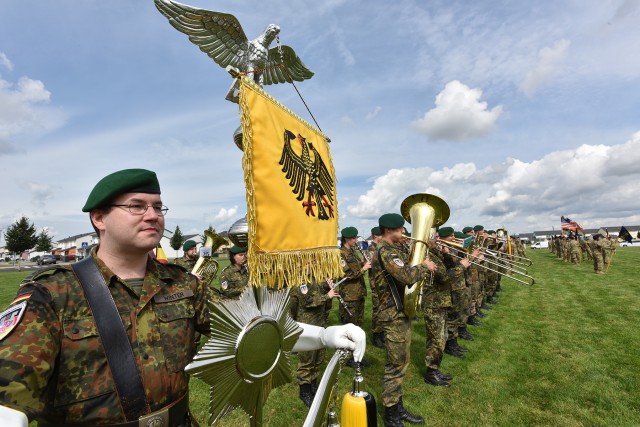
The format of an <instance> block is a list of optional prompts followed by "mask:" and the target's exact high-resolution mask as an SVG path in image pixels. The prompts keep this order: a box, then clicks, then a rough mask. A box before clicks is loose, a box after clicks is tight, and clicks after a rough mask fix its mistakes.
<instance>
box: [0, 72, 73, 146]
mask: <svg viewBox="0 0 640 427" xmlns="http://www.w3.org/2000/svg"><path fill="white" fill-rule="evenodd" d="M50 98H51V93H50V92H49V91H48V90H47V89H46V88H45V86H44V84H43V83H42V82H41V81H39V80H32V79H30V78H28V77H21V78H20V79H19V80H18V84H17V86H16V87H14V85H12V84H11V83H10V82H8V81H6V80H3V79H1V78H0V140H1V139H4V140H5V141H7V140H8V139H9V138H10V137H13V136H15V135H18V134H22V133H42V132H48V131H51V130H53V129H55V128H57V127H59V126H60V125H61V124H62V123H63V122H64V120H65V117H64V115H63V114H62V113H61V112H60V111H59V110H57V109H55V108H52V107H49V106H45V105H43V104H48V103H49V100H50ZM3 151H4V150H3Z"/></svg>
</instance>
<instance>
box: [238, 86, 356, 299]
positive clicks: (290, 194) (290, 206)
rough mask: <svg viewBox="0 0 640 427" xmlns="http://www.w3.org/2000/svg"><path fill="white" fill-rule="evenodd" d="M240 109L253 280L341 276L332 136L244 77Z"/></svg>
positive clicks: (288, 282) (269, 282)
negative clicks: (331, 150)
mask: <svg viewBox="0 0 640 427" xmlns="http://www.w3.org/2000/svg"><path fill="white" fill-rule="evenodd" d="M240 111H241V115H242V117H241V123H242V145H243V149H244V156H243V158H242V167H243V169H244V181H245V186H246V191H247V223H248V228H249V236H248V237H249V239H248V240H249V244H248V250H247V257H248V261H249V262H248V265H249V272H250V282H251V284H252V285H254V286H259V285H266V286H269V287H274V288H279V287H283V286H299V285H301V284H304V283H309V282H310V281H311V280H316V281H324V280H326V279H328V278H335V277H340V276H341V275H342V274H343V273H342V266H341V263H340V252H339V249H338V247H337V238H338V201H337V197H336V175H335V171H334V169H333V163H332V161H331V153H330V151H329V143H328V138H327V137H326V136H325V135H324V134H322V132H320V131H319V130H318V129H316V128H315V127H313V126H312V125H310V124H309V123H307V122H306V121H304V120H303V119H301V118H300V117H298V116H297V115H295V114H294V113H293V112H292V111H290V110H289V109H287V108H286V107H285V106H284V105H282V104H280V103H279V102H278V101H276V100H275V99H274V98H273V97H271V96H270V95H269V94H267V93H266V92H265V91H264V90H263V89H262V88H260V87H259V86H258V85H256V84H255V83H253V82H252V81H250V80H248V79H246V78H244V77H243V78H241V83H240Z"/></svg>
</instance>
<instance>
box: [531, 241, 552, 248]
mask: <svg viewBox="0 0 640 427" xmlns="http://www.w3.org/2000/svg"><path fill="white" fill-rule="evenodd" d="M548 247H549V241H548V240H539V241H537V242H533V243H532V244H531V249H546V248H548Z"/></svg>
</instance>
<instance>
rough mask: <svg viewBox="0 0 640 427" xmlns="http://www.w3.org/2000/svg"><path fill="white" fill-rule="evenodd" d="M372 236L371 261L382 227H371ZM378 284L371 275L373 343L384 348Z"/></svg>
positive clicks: (368, 255) (369, 253) (369, 257)
mask: <svg viewBox="0 0 640 427" xmlns="http://www.w3.org/2000/svg"><path fill="white" fill-rule="evenodd" d="M371 237H372V239H373V242H371V243H370V244H369V247H368V248H367V251H366V254H367V259H368V260H369V262H371V260H372V259H373V257H374V256H375V254H376V253H377V251H378V243H379V242H380V238H381V237H382V235H381V234H380V227H373V228H372V229H371ZM378 286H379V285H378V284H377V283H376V282H375V280H374V278H373V276H371V275H369V287H370V288H371V332H372V333H373V345H374V346H376V347H378V348H384V332H383V331H382V327H381V326H380V323H379V322H378V317H379V313H380V301H379V298H378Z"/></svg>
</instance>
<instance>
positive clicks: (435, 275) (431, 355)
mask: <svg viewBox="0 0 640 427" xmlns="http://www.w3.org/2000/svg"><path fill="white" fill-rule="evenodd" d="M449 230H450V231H451V232H453V229H452V228H451V227H443V228H441V229H440V230H438V233H439V235H440V237H442V236H445V237H446V236H448V235H449V234H448V233H449ZM448 251H449V250H448V249H447V248H446V246H443V247H442V248H437V247H436V245H435V244H434V240H433V239H432V240H430V241H429V258H430V260H431V261H433V263H434V264H435V265H436V268H435V269H434V271H433V272H431V274H430V279H429V284H428V285H427V286H424V287H423V288H422V310H423V314H424V326H425V345H426V350H425V355H424V361H425V365H426V367H427V372H426V374H425V377H424V381H425V382H426V383H427V384H431V385H435V386H443V387H449V383H448V382H447V381H450V380H451V379H452V378H453V377H452V376H451V375H447V374H445V373H443V372H441V371H440V365H441V363H442V357H443V351H444V349H445V345H446V343H447V310H449V309H450V308H451V306H452V285H451V283H452V282H453V281H455V280H456V279H457V278H455V276H454V277H452V276H450V275H449V271H448V269H447V267H446V266H445V264H444V254H445V253H447V252H448Z"/></svg>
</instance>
